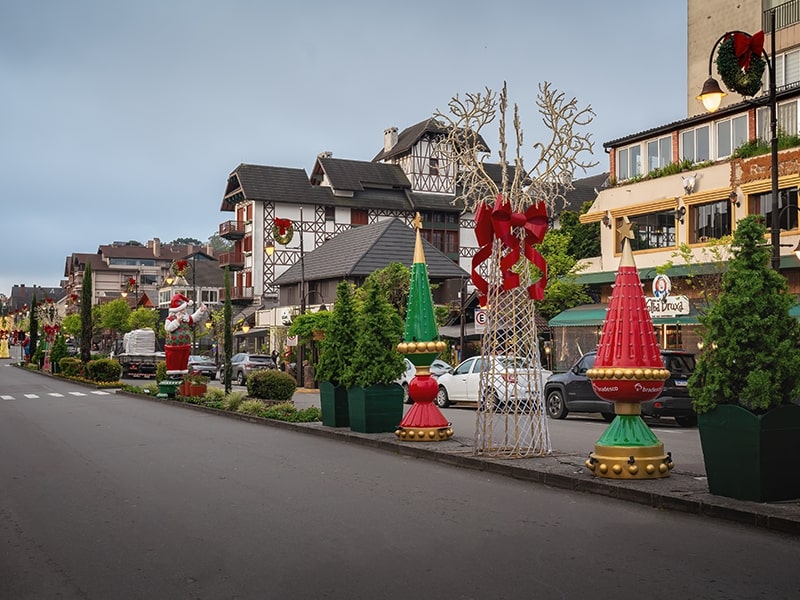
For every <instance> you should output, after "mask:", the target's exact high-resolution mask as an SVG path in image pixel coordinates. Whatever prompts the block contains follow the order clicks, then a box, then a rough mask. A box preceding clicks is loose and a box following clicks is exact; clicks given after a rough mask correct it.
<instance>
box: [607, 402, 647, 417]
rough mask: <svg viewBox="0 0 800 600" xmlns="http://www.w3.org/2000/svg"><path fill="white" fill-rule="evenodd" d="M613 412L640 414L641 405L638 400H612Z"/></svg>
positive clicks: (618, 413)
mask: <svg viewBox="0 0 800 600" xmlns="http://www.w3.org/2000/svg"><path fill="white" fill-rule="evenodd" d="M614 414H617V415H640V414H642V405H641V403H639V402H619V401H617V402H614Z"/></svg>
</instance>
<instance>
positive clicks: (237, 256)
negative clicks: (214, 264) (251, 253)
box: [219, 252, 244, 271]
mask: <svg viewBox="0 0 800 600" xmlns="http://www.w3.org/2000/svg"><path fill="white" fill-rule="evenodd" d="M219 266H220V268H221V269H224V268H225V267H228V268H229V269H230V270H231V271H241V270H242V269H244V252H223V253H222V254H220V255H219Z"/></svg>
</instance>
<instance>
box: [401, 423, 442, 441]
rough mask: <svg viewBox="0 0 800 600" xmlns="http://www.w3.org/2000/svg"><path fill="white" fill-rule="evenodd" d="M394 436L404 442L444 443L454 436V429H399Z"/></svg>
mask: <svg viewBox="0 0 800 600" xmlns="http://www.w3.org/2000/svg"><path fill="white" fill-rule="evenodd" d="M394 434H395V435H396V436H397V437H398V438H400V439H401V440H402V441H404V442H443V441H444V440H449V439H450V438H451V437H452V435H453V428H452V427H398V428H397V431H395V432H394Z"/></svg>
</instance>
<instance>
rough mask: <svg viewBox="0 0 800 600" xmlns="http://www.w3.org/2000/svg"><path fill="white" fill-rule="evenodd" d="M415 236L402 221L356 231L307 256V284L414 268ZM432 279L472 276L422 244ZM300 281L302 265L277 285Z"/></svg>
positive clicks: (294, 266)
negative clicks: (393, 265) (401, 267)
mask: <svg viewBox="0 0 800 600" xmlns="http://www.w3.org/2000/svg"><path fill="white" fill-rule="evenodd" d="M415 241H416V234H415V232H414V230H413V229H411V228H410V227H408V226H407V225H405V224H404V223H403V222H402V221H401V220H400V219H398V218H392V219H386V220H384V221H378V222H377V223H373V224H371V225H363V226H361V227H353V228H351V229H348V230H347V231H344V232H342V233H340V234H338V235H337V236H335V237H333V238H331V239H330V240H328V241H327V242H325V243H324V244H322V245H321V246H319V247H318V248H316V249H314V250H313V251H311V252H307V253H306V254H305V255H304V258H303V263H304V268H305V279H306V281H315V280H321V279H338V278H341V279H344V278H346V277H366V276H367V275H369V274H370V273H372V272H373V271H376V270H378V269H382V268H384V267H386V266H388V265H389V263H392V262H399V263H402V264H404V265H406V266H407V267H409V268H410V267H411V265H412V264H413V260H414V244H415ZM422 245H423V249H424V251H425V262H426V263H427V266H428V275H429V276H430V278H431V279H436V280H442V279H452V278H458V277H467V276H468V275H469V274H468V273H467V272H466V271H465V270H464V269H462V268H461V267H459V266H458V265H457V264H456V263H455V262H453V261H452V260H451V259H449V258H448V257H447V255H445V254H443V253H442V252H441V251H440V250H438V249H437V248H435V247H434V246H432V245H431V244H429V243H428V242H426V241H425V240H423V241H422ZM299 281H300V263H299V262H297V263H295V264H293V265H292V266H291V267H289V269H287V270H286V271H285V272H284V273H283V274H282V275H280V276H279V277H278V278H277V279H275V284H276V285H289V284H293V283H297V282H299Z"/></svg>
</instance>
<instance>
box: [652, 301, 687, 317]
mask: <svg viewBox="0 0 800 600" xmlns="http://www.w3.org/2000/svg"><path fill="white" fill-rule="evenodd" d="M645 300H646V301H647V310H648V311H650V317H651V318H653V319H655V318H658V317H677V316H678V315H688V314H689V298H688V297H687V296H665V297H664V298H663V299H660V298H654V297H650V298H645Z"/></svg>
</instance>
